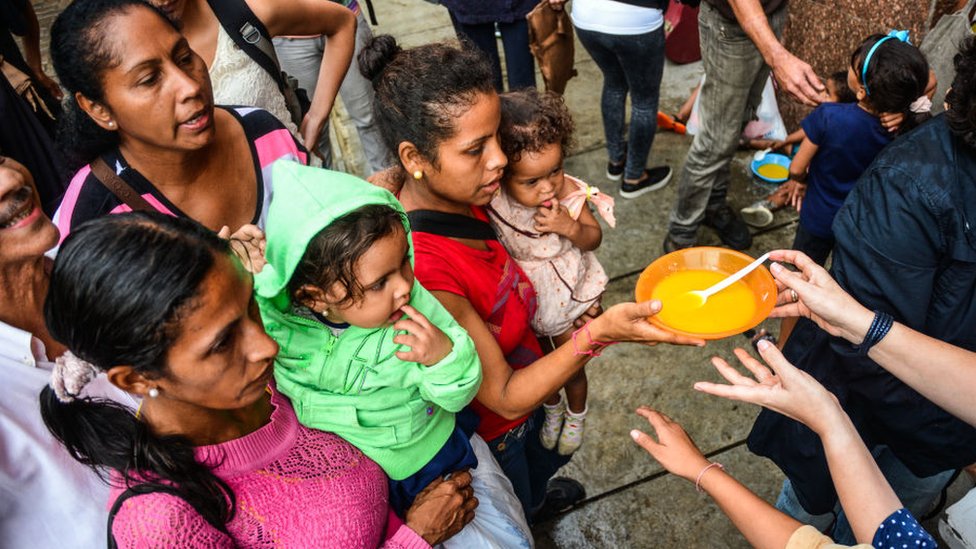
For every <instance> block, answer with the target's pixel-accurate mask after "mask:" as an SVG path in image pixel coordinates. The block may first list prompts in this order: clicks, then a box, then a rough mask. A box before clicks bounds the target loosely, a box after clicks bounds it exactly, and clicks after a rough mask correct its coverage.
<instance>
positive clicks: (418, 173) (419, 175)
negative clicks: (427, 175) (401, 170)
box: [413, 170, 424, 181]
mask: <svg viewBox="0 0 976 549" xmlns="http://www.w3.org/2000/svg"><path fill="white" fill-rule="evenodd" d="M413 178H414V179H416V180H418V181H419V180H421V179H423V178H424V172H423V170H417V171H415V172H413Z"/></svg>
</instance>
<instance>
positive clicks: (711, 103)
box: [668, 3, 785, 246]
mask: <svg viewBox="0 0 976 549" xmlns="http://www.w3.org/2000/svg"><path fill="white" fill-rule="evenodd" d="M780 12H783V13H778V14H776V15H775V16H774V17H773V18H771V21H770V22H771V23H772V24H773V30H774V31H776V32H777V33H779V32H780V30H781V29H782V23H783V20H784V19H785V11H784V10H780ZM698 20H699V30H700V35H701V48H702V60H703V63H704V68H705V74H706V77H705V83H704V84H703V85H702V88H701V91H700V95H699V113H700V117H701V128H700V130H699V132H698V135H696V136H695V138H694V141H692V144H691V149H690V150H689V151H688V157H687V159H686V160H685V166H684V169H683V170H682V173H681V177H680V178H679V180H678V198H677V201H676V203H675V206H674V208H673V209H672V211H671V217H670V226H669V231H668V232H669V239H670V240H672V241H673V242H674V243H676V244H678V245H681V246H688V245H692V244H694V243H696V242H697V238H698V227H699V225H700V224H701V222H702V220H703V219H704V218H705V213H706V210H713V209H718V208H719V207H721V206H724V205H725V193H726V192H727V188H728V183H729V180H728V165H729V162H730V161H731V160H732V155H733V154H734V153H735V149H736V145H737V143H738V140H739V134H740V133H741V130H742V116H743V113H744V112H745V111H746V109H747V108H748V106H749V105H750V103H753V102H754V101H755V99H754V98H753V97H751V96H753V95H754V93H755V89H756V88H757V87H758V89H759V90H761V89H762V88H761V86H757V85H756V82H761V81H763V80H764V79H765V78H766V76H768V74H769V70H768V68H767V67H766V64H765V62H764V61H763V58H762V56H761V55H760V54H759V50H757V49H756V47H755V45H754V44H753V43H752V41H751V40H750V39H749V37H748V36H747V35H746V34H745V32H744V31H743V30H742V28H741V27H739V26H738V24H736V23H735V22H734V21H730V20H728V19H725V18H724V17H723V16H722V15H721V14H719V13H718V12H717V11H716V10H715V9H714V8H712V7H711V6H710V5H708V4H707V3H703V4H702V6H701V11H700V13H699V16H698Z"/></svg>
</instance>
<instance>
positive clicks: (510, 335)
mask: <svg viewBox="0 0 976 549" xmlns="http://www.w3.org/2000/svg"><path fill="white" fill-rule="evenodd" d="M472 211H473V212H474V214H475V216H476V217H477V218H478V219H481V220H483V221H487V220H488V217H487V216H486V215H485V212H484V210H482V209H481V208H472ZM412 235H413V246H414V254H415V263H416V266H415V268H414V271H415V273H416V275H417V280H419V281H420V283H421V284H423V286H424V288H427V289H428V290H430V291H432V292H434V291H441V292H450V293H452V294H457V295H459V296H461V297H463V298H465V299H467V300H468V301H470V302H471V305H472V306H473V307H474V310H475V311H477V312H478V316H480V317H481V319H482V320H484V321H485V324H486V325H487V326H488V329H489V330H490V331H491V334H492V335H493V336H495V341H497V342H498V346H499V347H501V349H502V353H504V355H505V358H506V360H507V361H508V364H509V366H511V367H512V368H513V369H515V370H517V369H519V368H523V367H525V366H528V365H529V364H532V363H533V362H535V361H536V360H538V359H539V358H540V357H541V356H542V349H541V347H540V346H539V340H538V339H536V336H535V332H533V331H532V326H531V325H530V324H529V321H530V320H531V319H532V317H533V315H534V314H535V307H536V302H535V290H534V289H533V288H532V283H531V282H530V281H529V278H528V277H527V276H525V273H523V272H522V269H521V268H519V266H518V264H517V263H515V261H513V260H512V257H511V256H510V255H508V252H507V251H506V250H505V248H504V247H502V245H501V244H499V243H498V242H497V241H493V240H488V241H486V243H487V244H488V250H487V251H485V250H476V249H474V248H472V247H470V246H466V245H464V244H461V243H460V242H458V241H456V240H452V239H450V238H448V237H446V236H440V235H435V234H430V233H422V232H416V231H414V232H413V233H412ZM471 406H472V407H473V408H474V411H475V412H477V414H478V416H479V417H481V424H480V425H479V426H478V434H479V435H481V437H482V438H484V439H485V440H492V439H495V438H498V437H499V436H501V435H503V434H505V433H506V432H508V431H509V430H511V429H512V428H514V427H516V426H518V425H520V424H522V423H523V422H525V420H526V419H528V416H524V417H521V418H519V419H516V420H514V421H513V420H507V419H505V418H503V417H501V416H500V415H498V414H496V413H495V412H492V411H491V410H489V409H488V408H486V407H485V406H484V405H482V404H481V403H480V402H478V401H477V400H475V401H474V402H472V403H471Z"/></svg>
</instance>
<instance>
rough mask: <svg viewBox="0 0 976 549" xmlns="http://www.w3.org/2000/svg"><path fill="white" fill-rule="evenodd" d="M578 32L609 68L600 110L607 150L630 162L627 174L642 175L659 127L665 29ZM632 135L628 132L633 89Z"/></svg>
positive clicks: (615, 157)
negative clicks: (626, 32) (630, 32)
mask: <svg viewBox="0 0 976 549" xmlns="http://www.w3.org/2000/svg"><path fill="white" fill-rule="evenodd" d="M576 36H577V37H579V41H580V43H582V44H583V47H584V48H586V51H587V52H588V53H589V54H590V57H592V58H593V61H594V62H596V66H597V67H599V68H600V72H602V73H603V93H602V94H601V95H600V111H601V113H602V114H603V135H604V137H605V139H606V141H607V155H608V156H609V157H610V161H611V162H613V163H615V164H616V163H619V162H621V161H624V157H625V156H626V165H625V167H624V177H625V178H627V179H640V177H641V176H642V175H643V174H644V168H645V167H646V165H647V156H648V155H649V154H650V152H651V145H653V144H654V134H655V132H657V104H658V100H659V99H660V97H661V78H662V77H663V76H664V29H663V28H658V29H657V30H654V31H651V32H648V33H646V34H635V35H617V34H606V33H602V32H595V31H589V30H584V29H581V28H578V27H577V28H576ZM628 92H629V93H630V103H631V106H630V135H629V136H627V137H625V136H624V119H625V114H626V113H625V109H626V103H627V93H628Z"/></svg>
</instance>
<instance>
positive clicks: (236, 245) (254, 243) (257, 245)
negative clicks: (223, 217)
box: [217, 224, 268, 274]
mask: <svg viewBox="0 0 976 549" xmlns="http://www.w3.org/2000/svg"><path fill="white" fill-rule="evenodd" d="M217 236H219V237H220V238H223V239H224V240H229V241H230V249H231V250H233V252H234V255H236V256H237V258H238V259H240V260H241V263H242V264H243V265H244V268H245V269H247V270H248V272H251V273H253V274H257V273H260V272H261V269H263V268H264V266H265V265H266V264H267V263H268V262H267V260H265V258H264V249H265V246H266V245H267V240H266V239H265V237H264V231H262V230H261V229H259V228H258V227H257V226H256V225H251V224H247V225H242V226H241V228H240V229H237V232H235V233H234V234H231V232H230V227H228V226H226V225H224V226H223V227H221V229H220V231H218V232H217Z"/></svg>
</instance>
